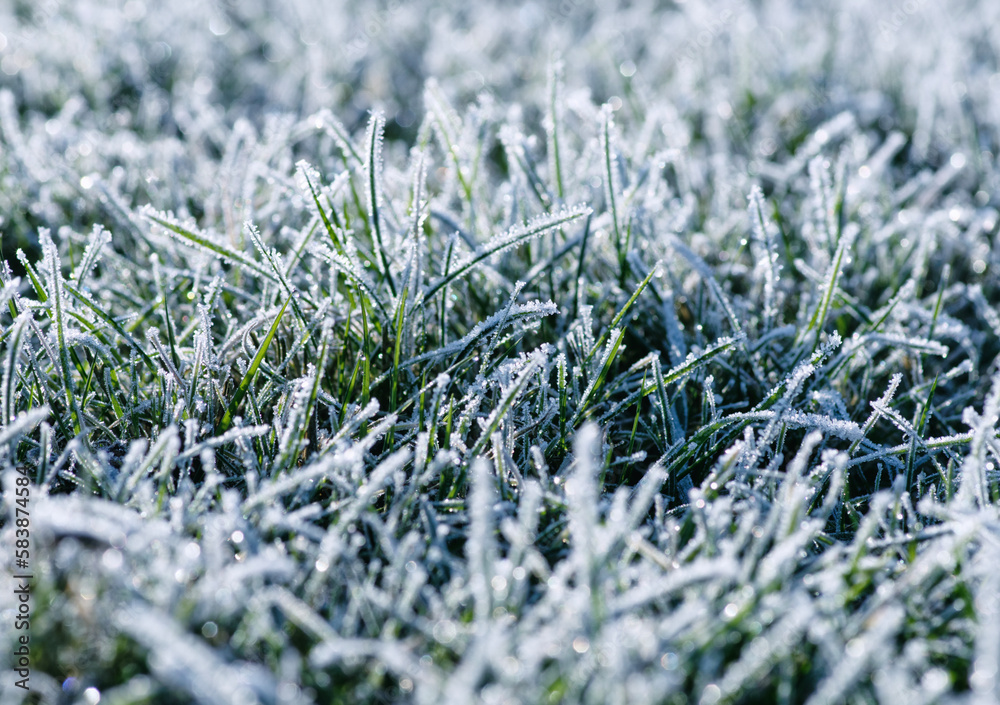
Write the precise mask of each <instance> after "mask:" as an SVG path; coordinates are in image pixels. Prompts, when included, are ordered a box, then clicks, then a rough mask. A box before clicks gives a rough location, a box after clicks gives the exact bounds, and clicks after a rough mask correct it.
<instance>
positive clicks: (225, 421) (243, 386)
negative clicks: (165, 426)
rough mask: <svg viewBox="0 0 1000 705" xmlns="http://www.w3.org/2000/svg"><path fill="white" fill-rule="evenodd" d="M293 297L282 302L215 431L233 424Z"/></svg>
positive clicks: (222, 429) (227, 428)
mask: <svg viewBox="0 0 1000 705" xmlns="http://www.w3.org/2000/svg"><path fill="white" fill-rule="evenodd" d="M291 300H292V299H291V297H289V298H287V299H286V300H285V303H284V304H282V306H281V310H280V311H278V315H277V316H276V317H275V319H274V323H272V324H271V329H270V330H269V331H267V335H266V336H265V337H264V340H262V341H261V343H260V347H259V348H257V354H256V355H254V356H253V360H252V361H251V362H250V367H248V368H247V373H246V374H245V375H243V379H242V380H240V386H239V387H237V388H236V392H235V393H234V394H233V398H232V400H231V401H230V402H229V407H228V408H227V409H226V413H225V415H224V416H223V417H222V421H220V422H219V426H218V427H217V428H216V430H215V432H216V433H217V434H218V433H224V432H225V431H228V430H229V427H230V426H232V424H233V415H234V414H235V413H236V410H237V409H238V408H239V406H240V402H241V401H243V397H245V396H246V393H247V390H248V389H249V388H250V383H251V382H252V381H253V378H254V377H255V376H256V374H257V368H258V367H260V363H261V362H263V361H264V354H265V353H267V348H268V346H269V345H270V344H271V340H272V339H274V334H275V333H277V332H278V324H279V323H280V322H281V317H282V316H283V315H284V313H285V309H286V308H288V303H289V302H290V301H291Z"/></svg>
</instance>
